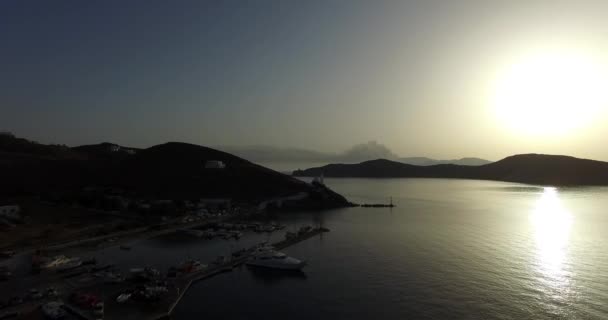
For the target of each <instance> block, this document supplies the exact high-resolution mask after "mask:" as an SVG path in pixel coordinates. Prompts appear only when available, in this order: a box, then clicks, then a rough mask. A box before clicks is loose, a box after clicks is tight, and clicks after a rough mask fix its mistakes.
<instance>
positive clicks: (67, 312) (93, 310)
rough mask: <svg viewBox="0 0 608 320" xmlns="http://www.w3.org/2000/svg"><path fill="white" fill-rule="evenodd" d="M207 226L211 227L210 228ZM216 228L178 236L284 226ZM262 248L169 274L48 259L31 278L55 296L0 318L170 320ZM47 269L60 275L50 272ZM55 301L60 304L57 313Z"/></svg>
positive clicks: (29, 300)
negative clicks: (195, 288)
mask: <svg viewBox="0 0 608 320" xmlns="http://www.w3.org/2000/svg"><path fill="white" fill-rule="evenodd" d="M204 227H205V228H207V227H208V225H205V226H204ZM216 228H217V229H215V230H217V231H211V230H210V229H204V230H203V231H202V232H203V235H201V234H200V233H198V232H187V230H181V229H180V230H176V231H175V233H176V234H178V235H182V236H185V237H191V238H193V240H194V241H196V238H199V237H209V236H215V237H218V238H219V239H218V241H224V242H226V240H227V239H238V237H239V236H238V233H237V232H236V230H234V229H243V228H247V230H249V231H250V233H251V234H252V235H254V234H258V236H257V238H258V239H259V238H260V237H265V236H264V234H267V233H270V232H272V231H277V230H281V229H283V228H284V226H281V225H278V224H272V223H271V224H251V223H250V224H238V223H234V224H224V223H219V224H216ZM189 230H191V231H193V230H197V231H200V230H198V229H189ZM327 231H329V230H328V229H325V228H320V227H317V228H313V227H310V226H307V227H301V228H300V229H299V230H298V231H295V232H290V231H286V232H285V236H284V238H283V239H282V240H278V241H274V242H273V243H272V244H271V246H272V247H273V248H274V249H276V250H282V249H285V248H287V247H289V246H292V245H294V244H297V243H299V242H302V241H305V240H307V239H310V238H312V237H315V236H317V235H319V234H321V233H324V232H327ZM228 235H230V236H228ZM199 241H206V240H199ZM262 246H269V243H268V242H262V243H257V244H254V245H252V246H249V247H246V248H242V249H239V250H236V251H233V252H231V253H230V254H228V255H225V256H218V257H217V258H216V259H215V260H213V261H211V262H209V263H208V264H202V263H200V262H198V261H196V260H193V259H190V260H187V261H185V262H184V263H182V264H181V265H178V266H177V267H170V268H169V270H168V271H167V272H160V271H158V270H157V269H155V268H152V267H144V268H130V269H129V271H128V273H124V272H121V271H120V270H118V269H116V268H115V267H114V266H112V265H104V264H99V263H97V264H95V262H94V261H86V263H87V264H88V265H83V264H82V262H83V261H81V260H79V259H77V258H74V257H72V258H70V257H65V256H56V257H54V258H52V259H50V260H45V262H44V268H43V269H42V271H41V274H40V275H31V276H29V278H30V279H32V280H31V282H33V283H37V284H41V283H47V284H49V286H50V287H52V288H53V289H52V290H53V291H54V294H52V295H47V294H46V290H45V289H40V294H38V293H37V292H38V291H37V290H36V294H35V297H32V295H31V294H29V295H28V296H27V297H24V298H23V299H22V300H21V298H20V299H19V300H15V301H12V303H13V304H14V305H13V306H4V308H2V309H1V310H0V318H1V319H5V318H18V317H21V316H23V315H26V314H29V315H32V314H34V315H37V316H34V317H33V318H35V319H37V318H63V317H64V316H65V317H67V318H75V319H103V318H105V319H160V318H165V317H168V316H170V315H171V313H172V312H173V310H174V309H175V307H176V306H177V305H178V304H179V303H180V301H181V300H182V298H183V297H184V295H185V294H186V293H187V292H188V290H189V288H190V286H191V285H192V284H194V283H196V282H199V281H202V280H204V279H208V278H210V277H213V276H215V275H218V274H221V273H224V272H230V271H231V270H233V269H234V268H237V267H239V266H241V265H244V264H245V263H246V262H247V261H248V260H250V259H252V257H254V256H255V254H256V250H258V249H259V248H260V247H262ZM119 250H120V251H122V252H124V254H129V253H130V252H131V251H130V250H131V248H130V247H129V246H127V245H124V244H123V245H120V246H119ZM134 250H136V249H134ZM174 263H175V262H174ZM47 269H49V270H50V269H53V270H55V271H54V272H49V271H47ZM24 283H26V282H24ZM49 290H50V289H49ZM22 301H23V302H22ZM56 302H59V307H57V308H55V307H56V305H55V303H56ZM49 310H50V311H49ZM28 318H32V317H31V316H28Z"/></svg>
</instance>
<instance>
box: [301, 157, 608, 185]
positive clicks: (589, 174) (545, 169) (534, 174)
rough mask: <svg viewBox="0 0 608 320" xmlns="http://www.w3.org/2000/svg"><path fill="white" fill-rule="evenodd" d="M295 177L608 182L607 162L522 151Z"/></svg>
mask: <svg viewBox="0 0 608 320" xmlns="http://www.w3.org/2000/svg"><path fill="white" fill-rule="evenodd" d="M293 174H294V175H295V176H318V175H321V174H323V175H324V176H326V177H382V178H389V177H420V178H462V179H482V180H499V181H510V182H521V183H530V184H542V185H608V162H602V161H595V160H587V159H578V158H574V157H569V156H556V155H541V154H523V155H515V156H511V157H507V158H505V159H503V160H500V161H497V162H494V163H490V164H486V165H481V166H462V165H451V164H446V165H434V166H415V165H409V164H404V163H400V162H395V161H390V160H383V159H379V160H372V161H365V162H362V163H359V164H330V165H327V166H323V167H318V168H310V169H306V170H298V171H294V173H293Z"/></svg>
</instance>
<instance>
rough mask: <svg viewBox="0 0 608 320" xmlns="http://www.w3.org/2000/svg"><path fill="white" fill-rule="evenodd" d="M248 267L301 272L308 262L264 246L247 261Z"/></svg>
mask: <svg viewBox="0 0 608 320" xmlns="http://www.w3.org/2000/svg"><path fill="white" fill-rule="evenodd" d="M247 265H248V266H255V267H266V268H272V269H281V270H301V269H302V268H304V266H305V265H306V262H305V261H301V260H298V259H296V258H292V257H290V256H288V255H286V254H284V253H282V252H279V251H276V250H274V248H272V247H270V246H264V247H261V248H258V249H257V250H256V251H255V252H254V254H253V255H252V257H251V259H250V260H248V261H247Z"/></svg>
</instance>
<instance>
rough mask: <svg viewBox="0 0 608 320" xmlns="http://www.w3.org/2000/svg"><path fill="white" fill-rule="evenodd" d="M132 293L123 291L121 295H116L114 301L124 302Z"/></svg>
mask: <svg viewBox="0 0 608 320" xmlns="http://www.w3.org/2000/svg"><path fill="white" fill-rule="evenodd" d="M131 295H132V293H123V294H121V295H119V296H118V297H116V302H118V303H125V302H127V300H129V298H131Z"/></svg>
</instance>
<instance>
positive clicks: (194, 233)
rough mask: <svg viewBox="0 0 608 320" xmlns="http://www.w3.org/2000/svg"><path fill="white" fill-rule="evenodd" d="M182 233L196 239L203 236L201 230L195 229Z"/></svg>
mask: <svg viewBox="0 0 608 320" xmlns="http://www.w3.org/2000/svg"><path fill="white" fill-rule="evenodd" d="M182 232H183V233H185V234H187V235H190V236H193V237H197V238H201V237H202V236H203V235H205V233H204V232H203V231H202V230H196V229H183V230H182Z"/></svg>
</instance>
